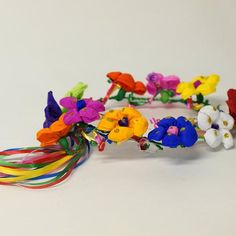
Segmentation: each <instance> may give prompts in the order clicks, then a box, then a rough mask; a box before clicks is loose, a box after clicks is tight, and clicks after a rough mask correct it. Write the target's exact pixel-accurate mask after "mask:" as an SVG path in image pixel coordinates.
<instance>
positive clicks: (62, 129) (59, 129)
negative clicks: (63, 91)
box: [37, 115, 71, 147]
mask: <svg viewBox="0 0 236 236" xmlns="http://www.w3.org/2000/svg"><path fill="white" fill-rule="evenodd" d="M63 116H64V115H62V116H61V117H60V118H59V120H57V121H55V122H54V123H53V124H52V125H51V126H50V127H49V128H44V129H41V130H39V131H38V133H37V140H38V141H40V142H41V146H42V147H45V146H50V145H53V144H55V143H57V141H58V140H59V139H60V138H62V137H64V136H66V135H67V134H68V133H69V131H70V129H71V125H66V124H65V123H64V121H63Z"/></svg>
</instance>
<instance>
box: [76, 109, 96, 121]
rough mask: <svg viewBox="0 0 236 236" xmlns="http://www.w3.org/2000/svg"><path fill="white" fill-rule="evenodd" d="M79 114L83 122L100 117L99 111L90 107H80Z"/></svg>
mask: <svg viewBox="0 0 236 236" xmlns="http://www.w3.org/2000/svg"><path fill="white" fill-rule="evenodd" d="M79 115H80V117H81V119H82V120H83V122H85V123H91V122H93V121H95V120H99V119H100V115H99V113H98V112H97V111H96V110H94V109H93V108H90V107H85V108H83V109H81V110H80V111H79Z"/></svg>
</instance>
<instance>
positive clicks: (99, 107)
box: [84, 99, 105, 112]
mask: <svg viewBox="0 0 236 236" xmlns="http://www.w3.org/2000/svg"><path fill="white" fill-rule="evenodd" d="M84 101H85V103H86V106H87V107H90V108H93V109H94V110H96V111H97V112H102V111H105V107H104V105H103V103H102V102H99V101H94V100H92V99H84Z"/></svg>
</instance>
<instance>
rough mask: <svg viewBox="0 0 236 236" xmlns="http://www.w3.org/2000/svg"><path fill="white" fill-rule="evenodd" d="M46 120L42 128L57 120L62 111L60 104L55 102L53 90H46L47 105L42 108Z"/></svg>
mask: <svg viewBox="0 0 236 236" xmlns="http://www.w3.org/2000/svg"><path fill="white" fill-rule="evenodd" d="M44 112H45V117H46V120H45V122H44V124H43V127H44V128H48V127H50V125H51V124H52V123H53V122H55V121H57V120H58V119H59V117H60V116H61V115H62V111H61V108H60V106H59V105H58V104H57V102H56V100H55V99H54V97H53V92H52V91H49V92H48V101H47V106H46V108H45V109H44Z"/></svg>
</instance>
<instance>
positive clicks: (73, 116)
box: [63, 109, 82, 125]
mask: <svg viewBox="0 0 236 236" xmlns="http://www.w3.org/2000/svg"><path fill="white" fill-rule="evenodd" d="M63 121H64V123H65V124H66V125H72V124H75V123H77V122H79V121H82V120H81V117H80V114H79V112H78V111H77V110H76V109H72V110H69V111H68V112H66V113H65V115H64V117H63Z"/></svg>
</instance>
